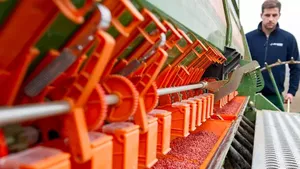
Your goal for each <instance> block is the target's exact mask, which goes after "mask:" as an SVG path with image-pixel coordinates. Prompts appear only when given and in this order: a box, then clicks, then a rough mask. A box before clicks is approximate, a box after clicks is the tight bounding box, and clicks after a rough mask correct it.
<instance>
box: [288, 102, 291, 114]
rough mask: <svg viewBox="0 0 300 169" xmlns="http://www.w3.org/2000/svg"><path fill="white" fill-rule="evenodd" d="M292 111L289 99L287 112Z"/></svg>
mask: <svg viewBox="0 0 300 169" xmlns="http://www.w3.org/2000/svg"><path fill="white" fill-rule="evenodd" d="M290 110H291V100H290V99H288V100H287V112H288V113H289V112H290Z"/></svg>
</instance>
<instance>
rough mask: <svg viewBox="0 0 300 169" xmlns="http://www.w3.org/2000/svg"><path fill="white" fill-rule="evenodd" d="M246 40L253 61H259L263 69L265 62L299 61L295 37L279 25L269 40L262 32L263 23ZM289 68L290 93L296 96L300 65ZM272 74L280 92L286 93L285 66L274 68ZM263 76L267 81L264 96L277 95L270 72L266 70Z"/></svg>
mask: <svg viewBox="0 0 300 169" xmlns="http://www.w3.org/2000/svg"><path fill="white" fill-rule="evenodd" d="M246 38H247V42H248V46H249V49H250V53H251V56H252V59H253V60H256V61H258V63H259V64H260V66H261V67H264V66H265V62H267V63H268V64H272V63H274V62H276V61H277V60H278V59H280V60H281V61H286V60H290V59H291V57H294V59H295V60H299V51H298V46H297V42H296V39H295V37H294V36H293V35H292V34H291V33H289V32H287V31H285V30H282V29H280V28H279V25H278V24H277V26H276V29H275V30H274V31H273V32H272V33H271V34H270V36H269V38H267V36H266V35H265V33H264V32H263V31H262V23H260V24H259V25H258V29H256V30H254V31H251V32H249V33H247V34H246ZM289 67H290V82H289V90H288V93H291V94H293V95H294V96H295V94H296V92H297V90H298V86H299V76H300V67H299V65H291V64H290V65H289ZM272 72H273V75H274V77H275V81H276V84H277V86H278V89H279V92H281V93H282V92H283V91H284V80H285V65H281V66H277V67H273V68H272ZM262 74H263V77H264V80H265V87H264V89H263V90H262V91H261V92H262V94H263V95H273V94H276V93H275V89H274V87H273V85H272V82H271V79H270V76H269V74H268V72H267V71H266V70H265V71H263V72H262Z"/></svg>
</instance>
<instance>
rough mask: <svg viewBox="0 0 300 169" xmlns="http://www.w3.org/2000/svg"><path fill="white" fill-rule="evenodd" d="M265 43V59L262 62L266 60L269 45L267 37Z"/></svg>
mask: <svg viewBox="0 0 300 169" xmlns="http://www.w3.org/2000/svg"><path fill="white" fill-rule="evenodd" d="M265 45H266V46H265V61H264V63H266V62H267V55H268V46H269V37H267V41H266V43H265Z"/></svg>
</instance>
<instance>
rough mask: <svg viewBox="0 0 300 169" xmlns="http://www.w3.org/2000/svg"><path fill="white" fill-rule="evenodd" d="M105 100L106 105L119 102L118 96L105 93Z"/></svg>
mask: <svg viewBox="0 0 300 169" xmlns="http://www.w3.org/2000/svg"><path fill="white" fill-rule="evenodd" d="M105 102H106V104H107V105H114V104H117V103H118V102H119V97H118V96H117V95H114V94H110V95H106V96H105Z"/></svg>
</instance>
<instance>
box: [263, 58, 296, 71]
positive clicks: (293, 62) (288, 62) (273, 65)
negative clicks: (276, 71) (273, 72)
mask: <svg viewBox="0 0 300 169" xmlns="http://www.w3.org/2000/svg"><path fill="white" fill-rule="evenodd" d="M285 64H300V61H295V60H293V59H292V60H289V61H285V62H282V61H280V60H278V61H277V62H276V63H273V64H271V65H268V67H269V68H272V67H276V66H280V65H285ZM264 70H267V67H263V68H261V69H260V71H264Z"/></svg>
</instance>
